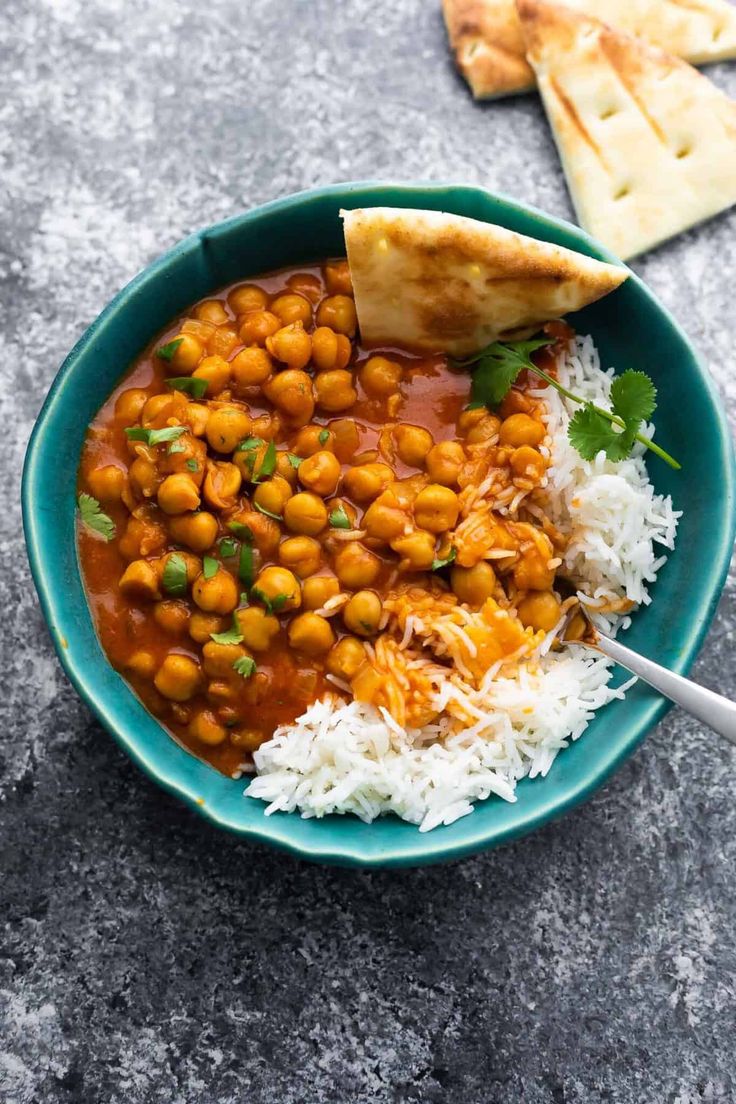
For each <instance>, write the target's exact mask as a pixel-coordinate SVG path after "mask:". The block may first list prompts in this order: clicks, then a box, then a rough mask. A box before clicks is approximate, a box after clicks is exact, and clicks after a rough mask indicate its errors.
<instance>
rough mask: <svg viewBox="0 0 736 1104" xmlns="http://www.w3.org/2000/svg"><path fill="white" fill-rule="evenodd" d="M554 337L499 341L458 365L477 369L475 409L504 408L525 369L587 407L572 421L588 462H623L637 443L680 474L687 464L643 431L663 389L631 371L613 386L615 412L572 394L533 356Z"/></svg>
mask: <svg viewBox="0 0 736 1104" xmlns="http://www.w3.org/2000/svg"><path fill="white" fill-rule="evenodd" d="M553 340H554V339H553V338H548V337H536V338H533V339H531V340H530V341H494V342H493V343H492V344H491V345H487V346H486V348H485V349H481V351H480V352H479V353H476V354H475V355H474V356H471V357H467V358H465V359H462V360H455V361H453V363H454V364H455V366H456V367H459V368H471V369H472V371H473V383H472V387H471V403H470V405H471V407H479V406H490V407H493V406H498V405H499V404H500V403H501V402H503V400H504V399H505V397H506V395H507V394H508V393H509V391H510V390H511V388H512V386H513V385H514V383H515V382H516V380H517V379H518V377H519V375H520V373H521V372H522V371H524V370H526V371H528V372H532V373H533V374H534V375H535V376H538V377H539V378H540V379H543V380H544V381H545V382H546V383H547V384H548V385H549V386H550V387H553V388H554V389H555V391H558V392H559V393H560V394H561V395H564V396H565V398H566V399H570V401H571V402H574V403H578V404H579V405H580V407H581V409H580V410H578V411H577V412H576V413H575V415H574V417H573V418H572V419H571V421H570V425H569V428H568V437H569V439H570V443H571V444H572V446H573V447H574V448H575V449H576V450H577V451H578V452H579V453H580V455H581V456H582V457H583V459H584V460H593V459H594V458H595V457H596V456H597V455H598V453H599V452H601V451H603V452H605V454H606V456H607V457H608V459H609V460H623V459H625V457H627V456H628V455H629V454H630V452H631V450H632V448H633V446H634V442H635V441H639V442H640V443H641V444H642V445H644V446H645V447H646V448H648V449H650V450H651V451H652V452H653V453H655V455H656V456H659V457H660V459H662V460H664V462H665V463H666V464H669V466H670V467H671V468H675V469H676V470H678V471H679V469H680V467H681V465H680V464H679V463H678V462H677V460H675V458H674V457H673V456H670V454H669V453H668V452H665V450H664V449H663V448H660V446H659V445H657V444H655V442H654V441H653V440H652V439H651V438H650V437H646V436H645V435H644V434H643V433H641V432H640V429H641V426H642V423H644V422H646V421H648V420H649V418H650V417H651V416H652V414H653V413H654V410H655V409H656V405H657V390H656V388H655V386H654V384H653V383H652V381H651V380H650V378H649V376H647V375H646V374H645V373H644V372H636V371H634V370H632V369H627V371H625V372H623V373H622V375H620V376H617V377H616V379H615V380H614V381H613V383H612V384H611V407H612V409H611V410H604V409H603V408H602V407H600V406H597V405H596V404H595V403H592V402H588V401H587V400H586V399H582V398H581V397H580V396H579V395H576V394H575V393H574V392H573V391H569V390H568V389H567V388H566V387H563V385H562V384H561V383H560V382H559V380H557V379H555V378H554V376H551V375H549V373H548V372H545V371H544V369H542V368H539V367H538V366H537V365H536V364H535V363H534V361H533V360H532V359H531V354H532V353H534V352H536V350H537V349H541V348H542V347H543V346H544V345H550V344H552V342H553Z"/></svg>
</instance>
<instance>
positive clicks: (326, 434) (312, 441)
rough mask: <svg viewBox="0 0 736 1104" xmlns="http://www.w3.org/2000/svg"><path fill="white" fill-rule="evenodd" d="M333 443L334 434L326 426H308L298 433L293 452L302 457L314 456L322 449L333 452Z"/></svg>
mask: <svg viewBox="0 0 736 1104" xmlns="http://www.w3.org/2000/svg"><path fill="white" fill-rule="evenodd" d="M320 438H322V439H321V440H320ZM332 442H333V434H332V433H331V432H330V430H329V429H327V428H326V427H325V426H321V425H307V426H303V427H302V429H300V430H299V432H298V433H297V435H296V437H295V439H294V447H293V449H292V452H294V454H295V455H296V456H301V457H307V456H314V454H315V452H319V451H320V450H321V449H323V450H326V451H327V452H331V451H332Z"/></svg>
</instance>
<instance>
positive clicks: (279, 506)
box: [253, 475, 291, 517]
mask: <svg viewBox="0 0 736 1104" xmlns="http://www.w3.org/2000/svg"><path fill="white" fill-rule="evenodd" d="M289 498H291V485H290V484H289V483H288V482H287V480H286V479H284V478H283V477H282V476H280V475H274V476H273V478H272V479H267V480H266V481H265V482H264V483H259V484H258V486H257V487H256V489H255V491H254V492H253V502H254V503H255V505H256V506H260V508H261V509H262V510H268V512H269V514H277V515H278V517H281V515H282V513H283V512H284V506H285V505H286V502H287V499H289Z"/></svg>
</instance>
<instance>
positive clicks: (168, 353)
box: [156, 337, 184, 361]
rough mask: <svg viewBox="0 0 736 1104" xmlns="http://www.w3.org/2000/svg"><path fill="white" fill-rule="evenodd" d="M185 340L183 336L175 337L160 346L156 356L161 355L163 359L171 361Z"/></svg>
mask: <svg viewBox="0 0 736 1104" xmlns="http://www.w3.org/2000/svg"><path fill="white" fill-rule="evenodd" d="M183 340H184V338H183V337H175V338H174V340H173V341H169V342H167V343H166V345H162V346H161V347H160V348H158V349H157V350H156V356H157V357H161V360H168V361H170V360H171V359H172V357H173V356H174V353H175V352H176V350H177V349H178V348H179V346H180V345H181V343H182V341H183Z"/></svg>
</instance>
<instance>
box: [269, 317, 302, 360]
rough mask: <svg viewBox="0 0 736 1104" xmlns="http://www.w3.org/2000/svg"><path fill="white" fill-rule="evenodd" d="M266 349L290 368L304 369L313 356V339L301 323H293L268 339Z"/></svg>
mask: <svg viewBox="0 0 736 1104" xmlns="http://www.w3.org/2000/svg"><path fill="white" fill-rule="evenodd" d="M266 348H267V349H268V351H269V353H270V354H271V356H273V357H275V358H276V360H280V361H281V363H282V364H286V365H288V367H289V368H296V369H299V368H304V367H305V366H306V365H307V364H309V359H310V357H311V355H312V339H311V337H310V336H309V334H308V333H306V332H305V330H304V326H303V325H302V323H301V322H292V323H290V325H288V326H283V327H282V328H281V329H280V330H277V331H276V333H275V334H274V335H273V337H267V338H266Z"/></svg>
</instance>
